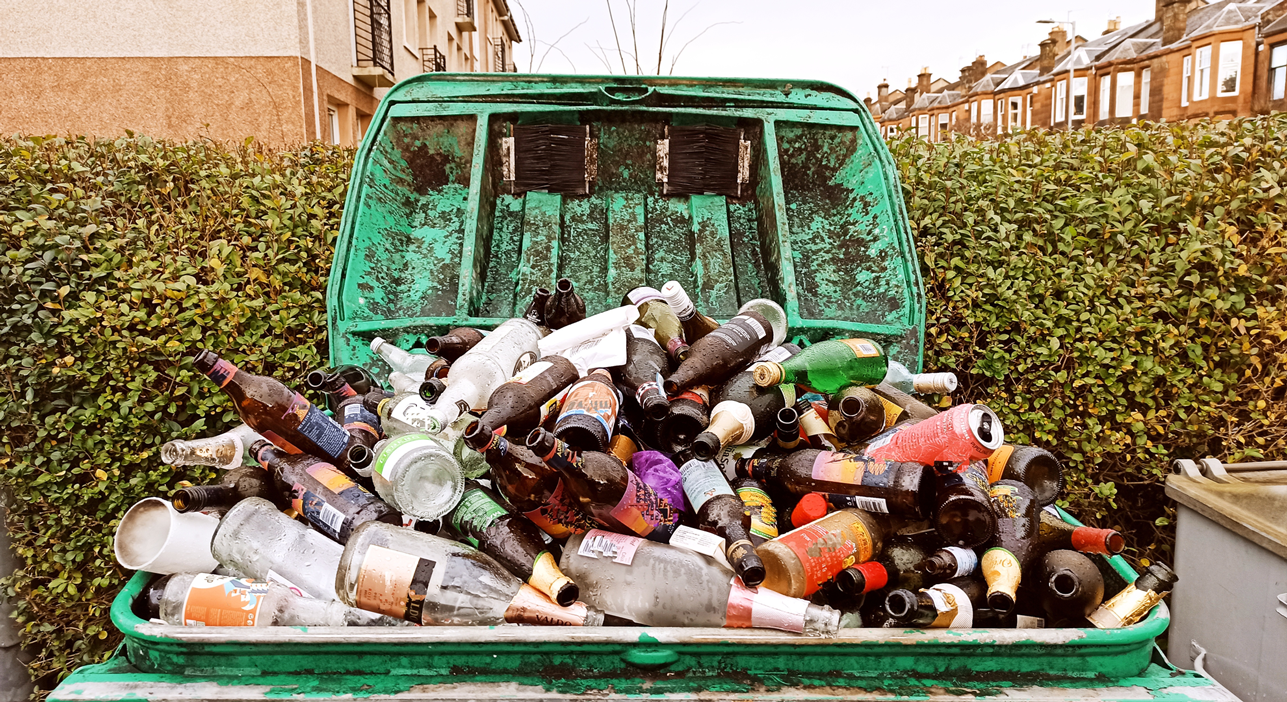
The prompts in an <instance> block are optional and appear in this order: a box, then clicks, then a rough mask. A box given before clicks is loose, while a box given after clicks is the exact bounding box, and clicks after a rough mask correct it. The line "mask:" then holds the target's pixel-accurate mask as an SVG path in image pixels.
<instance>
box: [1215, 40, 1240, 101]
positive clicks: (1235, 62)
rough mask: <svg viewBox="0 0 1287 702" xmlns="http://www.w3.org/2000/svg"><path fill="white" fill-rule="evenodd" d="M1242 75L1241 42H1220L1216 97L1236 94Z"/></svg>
mask: <svg viewBox="0 0 1287 702" xmlns="http://www.w3.org/2000/svg"><path fill="white" fill-rule="evenodd" d="M1241 75H1242V42H1241V41H1222V42H1220V74H1219V80H1217V81H1216V97H1228V96H1230V95H1237V94H1238V89H1239V87H1240V85H1241V81H1240V80H1239V78H1240V76H1241Z"/></svg>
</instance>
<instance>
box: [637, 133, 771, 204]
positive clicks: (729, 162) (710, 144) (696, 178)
mask: <svg viewBox="0 0 1287 702" xmlns="http://www.w3.org/2000/svg"><path fill="white" fill-rule="evenodd" d="M742 136H743V131H742V130H741V129H732V128H728V127H716V126H712V125H696V126H684V127H666V138H665V139H662V140H661V141H658V142H657V182H658V183H661V184H662V190H661V191H662V194H664V195H703V194H706V195H727V196H731V197H741V196H742V192H743V190H744V189H745V186H746V184H747V183H749V182H750V180H751V142H749V141H746V140H744V139H742Z"/></svg>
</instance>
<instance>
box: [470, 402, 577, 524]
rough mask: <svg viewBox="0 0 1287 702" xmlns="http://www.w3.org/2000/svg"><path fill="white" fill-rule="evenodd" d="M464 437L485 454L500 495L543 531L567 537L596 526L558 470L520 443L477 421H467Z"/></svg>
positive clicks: (476, 449)
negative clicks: (577, 501) (488, 429)
mask: <svg viewBox="0 0 1287 702" xmlns="http://www.w3.org/2000/svg"><path fill="white" fill-rule="evenodd" d="M464 440H465V443H466V444H468V445H469V446H470V447H471V448H473V449H474V450H475V451H479V452H481V453H482V454H483V457H484V458H486V460H487V465H489V466H491V468H492V484H493V485H495V486H496V489H497V490H499V491H500V493H501V495H504V497H505V499H506V500H509V503H510V504H511V505H513V506H514V509H516V510H518V512H519V513H520V514H522V515H523V516H524V517H527V518H528V519H529V520H530V521H531V522H532V523H533V524H535V525H536V526H538V527H540V528H541V530H542V531H544V532H545V533H546V534H549V535H550V536H552V537H554V538H555V539H557V540H559V541H567V539H568V537H570V536H572V535H573V534H581V533H584V532H587V531H589V530H591V529H594V528H596V527H597V526H598V525H597V524H596V523H595V522H593V521H592V520H591V519H590V518H589V517H587V516H586V515H585V514H584V513H583V512H582V511H581V508H580V507H579V506H578V505H577V503H576V498H575V497H573V495H572V493H571V492H570V491H568V490H567V489H566V488H565V487H564V485H563V479H562V478H561V477H559V473H558V471H556V470H554V469H553V468H551V467H549V466H547V465H545V462H544V461H542V460H541V459H539V458H537V457H536V454H534V453H532V452H531V450H529V449H528V448H527V447H526V446H524V445H523V444H521V443H514V442H512V441H509V440H508V439H506V438H505V437H503V436H499V435H497V434H493V433H491V432H487V431H484V430H483V427H482V424H481V423H479V422H474V423H473V424H471V425H469V428H468V429H466V430H465V435H464Z"/></svg>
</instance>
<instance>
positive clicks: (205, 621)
mask: <svg viewBox="0 0 1287 702" xmlns="http://www.w3.org/2000/svg"><path fill="white" fill-rule="evenodd" d="M267 595H268V583H260V582H255V581H253V580H250V579H249V578H232V577H228V576H224V575H211V574H209V573H202V574H201V575H198V576H197V577H196V578H195V579H194V580H193V581H192V586H191V587H189V588H188V596H187V598H186V599H185V600H184V601H183V624H184V626H255V623H256V622H257V621H258V620H259V607H260V606H261V605H263V603H264V597H265V596H267Z"/></svg>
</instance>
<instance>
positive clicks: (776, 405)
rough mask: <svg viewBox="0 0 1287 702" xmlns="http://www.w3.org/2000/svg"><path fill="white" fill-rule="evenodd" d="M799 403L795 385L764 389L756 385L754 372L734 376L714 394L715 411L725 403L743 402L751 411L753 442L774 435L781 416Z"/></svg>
mask: <svg viewBox="0 0 1287 702" xmlns="http://www.w3.org/2000/svg"><path fill="white" fill-rule="evenodd" d="M795 400H796V397H795V386H794V385H790V384H787V385H774V386H773V387H768V388H762V387H760V386H758V385H756V384H755V376H754V375H753V374H752V373H751V372H750V371H742V372H741V373H738V374H736V375H734V376H733V377H732V378H729V379H728V382H726V383H724V384H723V385H721V386H719V387H718V388H715V389H714V390H713V391H712V392H711V406H712V407H714V406H715V405H718V404H719V403H721V402H740V403H742V404H744V405H746V406H747V407H749V408H750V409H751V416H752V417H754V418H755V431H754V433H753V434H752V435H751V441H759V440H760V439H763V438H765V437H767V436H768V435H770V434H772V433H773V430H774V428H775V427H776V426H777V416H778V412H781V411H782V410H783V409H786V408H787V407H791V406H792V405H794V404H795ZM797 433H798V432H797Z"/></svg>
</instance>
